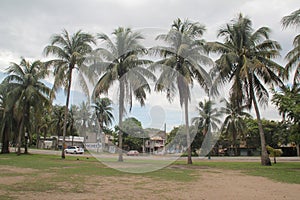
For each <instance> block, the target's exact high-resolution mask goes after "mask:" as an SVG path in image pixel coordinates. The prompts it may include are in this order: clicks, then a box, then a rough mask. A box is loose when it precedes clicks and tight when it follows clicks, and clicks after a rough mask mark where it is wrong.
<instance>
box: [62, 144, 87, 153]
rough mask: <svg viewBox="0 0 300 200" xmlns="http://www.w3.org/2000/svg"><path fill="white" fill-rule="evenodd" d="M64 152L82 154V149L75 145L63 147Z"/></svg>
mask: <svg viewBox="0 0 300 200" xmlns="http://www.w3.org/2000/svg"><path fill="white" fill-rule="evenodd" d="M65 153H74V154H83V153H84V149H83V148H81V147H77V146H70V147H67V148H66V149H65Z"/></svg>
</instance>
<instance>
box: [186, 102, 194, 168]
mask: <svg viewBox="0 0 300 200" xmlns="http://www.w3.org/2000/svg"><path fill="white" fill-rule="evenodd" d="M184 98H185V100H184V115H185V132H186V142H187V154H188V155H187V156H188V157H187V164H190V165H191V164H193V161H192V148H191V146H192V144H191V137H190V131H189V108H188V103H189V102H188V97H184Z"/></svg>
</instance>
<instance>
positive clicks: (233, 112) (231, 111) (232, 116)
mask: <svg viewBox="0 0 300 200" xmlns="http://www.w3.org/2000/svg"><path fill="white" fill-rule="evenodd" d="M222 102H224V103H225V107H222V108H221V113H223V114H224V115H225V119H224V122H223V124H222V127H221V132H222V133H223V134H224V135H225V136H226V137H227V138H229V139H231V142H232V145H233V148H234V154H235V155H237V148H238V146H239V144H238V140H237V139H238V138H240V136H241V135H243V134H244V132H245V129H246V124H245V121H244V119H245V117H250V114H248V113H246V112H244V111H243V109H244V108H245V107H242V108H239V107H238V105H236V104H235V103H234V101H231V102H228V101H227V100H226V99H223V100H222Z"/></svg>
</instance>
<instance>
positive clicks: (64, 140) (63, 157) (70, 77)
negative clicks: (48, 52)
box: [58, 67, 73, 159]
mask: <svg viewBox="0 0 300 200" xmlns="http://www.w3.org/2000/svg"><path fill="white" fill-rule="evenodd" d="M72 69H73V68H72V67H70V68H69V79H68V80H69V83H68V90H67V99H66V107H65V116H64V117H65V119H64V127H63V140H62V148H61V149H62V151H61V158H62V159H65V158H66V155H65V145H66V133H67V121H68V112H69V108H68V107H69V101H70V93H71V83H72ZM58 141H59V139H58Z"/></svg>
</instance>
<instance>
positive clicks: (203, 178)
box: [0, 166, 300, 200]
mask: <svg viewBox="0 0 300 200" xmlns="http://www.w3.org/2000/svg"><path fill="white" fill-rule="evenodd" d="M2 170H5V171H6V172H7V171H9V172H11V173H16V172H17V173H18V174H19V175H18V176H12V177H10V176H5V177H0V184H3V185H5V186H8V187H9V186H10V185H13V184H16V183H24V182H26V179H29V180H31V181H32V180H33V179H34V178H36V177H26V176H22V175H23V174H24V175H26V174H28V173H32V169H26V168H25V169H20V168H13V167H11V168H5V166H3V167H2V166H1V167H0V171H2ZM194 173H195V175H197V176H196V177H197V179H196V180H194V181H192V182H172V181H161V180H160V179H157V178H148V177H141V176H124V177H91V178H89V179H88V180H85V184H84V185H83V187H82V186H80V187H78V189H77V190H74V191H70V192H59V190H56V189H55V188H54V189H53V190H51V191H45V192H34V191H18V192H17V193H13V192H9V195H10V196H13V199H33V200H35V199H36V200H48V199H49V200H50V199H51V200H56V199H73V200H74V199H75V200H77V199H80V200H81V199H86V200H90V199H91V200H94V199H95V200H98V199H195V200H196V199H197V200H199V199H200V200H203V199H213V200H214V199H222V200H227V199H228V200H234V199H237V200H239V199H244V200H248V199H249V200H250V199H251V200H252V199H255V200H259V199H272V200H276V199H278V200H281V199H288V200H293V199H299V195H300V184H287V183H279V182H274V181H272V180H269V179H267V178H263V177H255V176H248V175H244V174H242V173H240V172H238V171H231V170H220V169H210V168H203V169H194ZM40 175H41V176H43V177H39V178H38V179H39V180H41V179H40V178H42V179H43V178H45V179H47V176H51V174H40ZM57 187H68V185H65V184H63V183H62V184H61V185H57ZM1 194H2V195H7V194H8V193H7V191H5V190H3V189H1V188H0V195H1Z"/></svg>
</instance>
